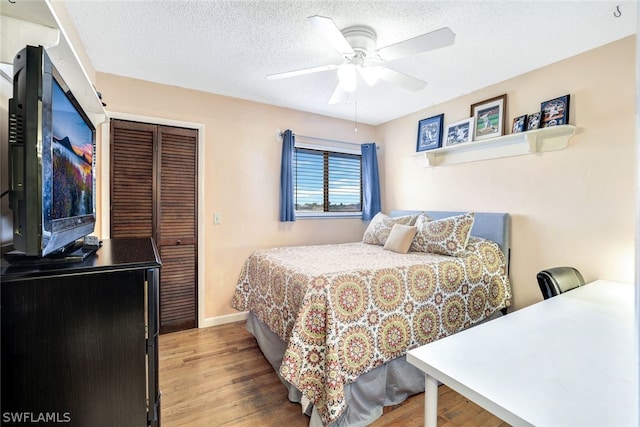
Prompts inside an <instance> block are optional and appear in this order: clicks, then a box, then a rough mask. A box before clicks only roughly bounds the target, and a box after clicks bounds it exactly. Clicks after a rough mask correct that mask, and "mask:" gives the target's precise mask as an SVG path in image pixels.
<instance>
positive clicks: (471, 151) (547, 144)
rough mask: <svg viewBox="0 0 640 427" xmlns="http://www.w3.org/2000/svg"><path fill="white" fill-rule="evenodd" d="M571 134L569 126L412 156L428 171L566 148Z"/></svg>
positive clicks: (474, 142) (514, 134)
mask: <svg viewBox="0 0 640 427" xmlns="http://www.w3.org/2000/svg"><path fill="white" fill-rule="evenodd" d="M575 133H576V127H575V126H572V125H562V126H553V127H548V128H544V129H536V130H530V131H527V132H521V133H513V134H510V135H505V136H500V137H497V138H491V139H485V140H482V141H473V142H467V143H464V144H460V145H452V146H449V147H444V148H438V149H435V150H428V151H421V152H419V153H416V154H414V155H415V156H416V157H418V158H421V159H426V162H425V166H427V167H429V166H444V165H453V164H457V163H466V162H475V161H479V160H488V159H498V158H502V157H512V156H520V155H524V154H533V153H542V152H545V151H554V150H562V149H564V148H567V146H568V145H569V139H571V137H572V136H573V135H575Z"/></svg>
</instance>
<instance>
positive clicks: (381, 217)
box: [362, 212, 418, 246]
mask: <svg viewBox="0 0 640 427" xmlns="http://www.w3.org/2000/svg"><path fill="white" fill-rule="evenodd" d="M417 218H418V215H417V214H416V215H405V216H397V217H393V218H392V217H390V216H388V215H385V214H383V213H382V212H378V213H377V214H376V216H374V217H373V219H372V220H371V222H370V223H369V226H368V227H367V229H366V230H365V232H364V236H363V237H362V241H363V242H364V243H369V244H370V245H380V246H382V245H384V244H385V242H386V241H387V237H389V233H391V228H392V227H393V225H394V224H402V225H414V224H415V223H416V219H417Z"/></svg>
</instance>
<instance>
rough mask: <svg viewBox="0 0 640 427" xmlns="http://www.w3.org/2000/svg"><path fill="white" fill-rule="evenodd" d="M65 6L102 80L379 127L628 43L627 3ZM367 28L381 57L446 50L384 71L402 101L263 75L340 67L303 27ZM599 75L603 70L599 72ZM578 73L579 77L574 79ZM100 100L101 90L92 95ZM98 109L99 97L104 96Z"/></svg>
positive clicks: (318, 77)
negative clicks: (384, 50) (427, 44)
mask: <svg viewBox="0 0 640 427" xmlns="http://www.w3.org/2000/svg"><path fill="white" fill-rule="evenodd" d="M64 4H65V6H66V8H67V10H68V12H69V15H70V17H71V19H72V20H73V21H74V23H75V25H76V27H77V29H78V32H79V34H80V36H81V38H82V40H83V42H84V44H85V47H86V49H87V51H88V54H89V57H90V58H91V61H92V63H93V66H94V67H95V68H96V70H97V71H99V72H104V73H112V74H117V75H122V76H127V77H132V78H137V79H142V80H149V81H153V82H158V83H164V84H168V85H174V86H180V87H184V88H191V89H196V90H201V91H205V92H211V93H216V94H221V95H226V96H231V97H236V98H242V99H247V100H253V101H257V102H261V103H266V104H272V105H278V106H283V107H289V108H294V109H298V110H303V111H309V112H314V113H318V114H322V115H327V116H333V117H340V118H345V119H348V120H353V119H354V117H355V116H354V115H355V113H356V108H357V119H358V121H359V122H363V123H369V124H380V123H384V122H386V121H389V120H392V119H394V118H397V117H401V116H404V115H406V114H410V113H412V112H415V111H418V110H421V109H424V108H427V107H429V106H431V105H434V104H437V103H441V102H444V101H447V100H450V99H452V98H455V97H458V96H461V95H464V94H467V93H470V92H472V91H475V90H478V89H480V88H483V87H486V86H488V85H491V84H493V83H497V82H500V81H503V80H505V79H508V78H511V77H513V76H516V75H519V74H522V73H525V72H528V71H530V70H533V69H536V68H540V67H542V66H545V65H547V64H550V63H553V62H556V61H559V60H561V59H563V58H566V57H569V56H572V55H575V54H578V53H581V52H584V51H587V50H589V49H592V48H594V47H598V46H601V45H603V44H606V43H609V42H611V41H614V40H617V39H620V38H623V37H625V36H628V35H631V34H634V33H635V32H636V3H635V1H615V2H614V1H562V2H560V1H487V0H484V1H470V0H469V1H427V0H422V1H335V0H324V1H305V0H299V1H293V0H288V1H283V0H276V1H267V0H265V1H250V0H242V1H239V0H238V1H176V0H172V1H162V0H157V1H105V0H94V1H77V0H65V1H64ZM312 15H321V16H327V17H330V18H332V19H333V21H334V22H335V23H336V25H337V26H338V27H339V28H341V29H342V28H345V27H348V26H352V25H368V26H370V27H372V28H373V29H374V30H375V31H376V33H377V37H378V44H377V45H378V47H383V46H387V45H390V44H393V43H396V42H399V41H402V40H405V39H408V38H411V37H415V36H417V35H420V34H423V33H426V32H430V31H433V30H436V29H439V28H441V27H449V28H451V30H452V31H453V32H454V33H456V39H455V43H454V45H452V46H449V47H446V48H442V49H438V50H434V51H431V52H427V53H422V54H420V55H416V56H413V57H410V58H403V59H398V60H395V61H390V62H387V63H386V65H387V66H388V67H389V68H392V69H394V70H397V71H400V72H403V73H406V74H409V75H411V76H414V77H417V78H419V79H421V80H424V81H426V82H427V86H426V88H425V89H423V90H421V91H420V92H417V93H413V92H409V91H406V90H404V89H401V88H398V87H394V86H392V85H390V84H388V83H386V82H379V83H377V84H376V85H375V86H374V87H368V86H366V85H364V83H362V82H359V84H358V89H357V91H356V92H355V93H354V94H353V95H352V96H351V97H350V99H349V102H346V103H340V104H337V105H329V104H327V101H328V100H329V98H330V96H331V94H332V92H333V90H334V88H335V86H336V83H337V76H336V71H335V70H333V71H324V72H321V73H315V74H310V75H304V76H297V77H292V78H288V79H284V80H266V79H265V76H266V75H268V74H274V73H280V72H284V71H289V70H295V69H301V68H308V67H314V66H319V65H327V64H340V63H341V60H342V57H341V55H340V54H339V53H337V52H336V51H335V50H334V49H333V48H332V47H331V46H330V45H329V43H328V42H327V41H326V40H325V39H323V38H322V37H321V36H320V34H319V33H318V32H317V30H316V29H315V28H314V27H313V26H311V25H310V24H309V22H308V21H307V17H309V16H312ZM603 66H606V64H603ZM585 72H588V70H585ZM98 90H100V88H98ZM103 95H104V97H105V101H106V102H107V103H108V102H109V94H108V93H103Z"/></svg>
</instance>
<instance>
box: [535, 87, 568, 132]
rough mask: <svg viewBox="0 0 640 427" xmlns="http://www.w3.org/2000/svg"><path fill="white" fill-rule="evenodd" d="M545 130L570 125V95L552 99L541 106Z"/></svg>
mask: <svg viewBox="0 0 640 427" xmlns="http://www.w3.org/2000/svg"><path fill="white" fill-rule="evenodd" d="M540 110H541V111H542V122H541V126H540V127H543V128H548V127H550V126H559V125H566V124H568V123H569V95H565V96H561V97H559V98H556V99H551V100H549V101H545V102H543V103H542V104H540Z"/></svg>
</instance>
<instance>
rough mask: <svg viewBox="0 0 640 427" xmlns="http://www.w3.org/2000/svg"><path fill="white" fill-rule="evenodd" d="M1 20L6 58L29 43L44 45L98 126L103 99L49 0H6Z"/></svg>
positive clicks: (0, 57) (10, 58)
mask: <svg viewBox="0 0 640 427" xmlns="http://www.w3.org/2000/svg"><path fill="white" fill-rule="evenodd" d="M0 23H2V25H1V28H2V37H1V39H2V44H1V46H2V54H1V55H0V60H2V62H4V63H11V62H12V61H13V57H14V56H15V54H16V53H18V51H19V50H20V49H22V48H23V47H24V46H26V45H27V44H31V45H34V46H37V45H42V46H44V47H45V49H46V50H47V53H48V54H49V58H51V62H53V65H54V66H55V67H56V69H57V70H58V71H59V72H60V75H61V76H62V78H63V79H64V81H65V83H67V85H69V89H71V92H73V95H74V96H75V98H76V99H77V100H78V102H79V103H80V105H81V106H82V108H83V109H84V110H85V112H86V113H87V116H88V117H89V119H90V120H91V121H92V123H93V124H94V126H96V127H97V126H98V125H99V124H100V123H102V122H104V121H105V120H106V118H107V114H106V112H105V110H104V108H103V106H102V102H101V101H100V99H99V98H98V95H97V94H96V91H95V89H94V87H93V84H92V83H91V80H90V79H89V76H88V75H87V72H86V70H85V69H84V67H83V66H82V64H81V63H80V60H79V59H78V55H77V54H76V52H75V50H74V49H73V46H72V45H71V43H70V42H69V39H68V37H67V35H66V33H65V32H64V29H63V28H62V25H61V24H60V21H59V20H58V17H57V16H56V14H55V13H54V11H53V9H52V7H51V5H50V4H49V2H47V1H45V0H39V1H17V2H8V1H2V2H0Z"/></svg>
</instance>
